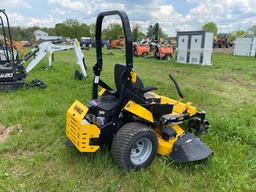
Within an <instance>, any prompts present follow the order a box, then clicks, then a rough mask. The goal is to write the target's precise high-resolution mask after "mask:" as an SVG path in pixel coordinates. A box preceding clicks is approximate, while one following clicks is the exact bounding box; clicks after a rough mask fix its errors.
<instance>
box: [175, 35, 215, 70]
mask: <svg viewBox="0 0 256 192" xmlns="http://www.w3.org/2000/svg"><path fill="white" fill-rule="evenodd" d="M212 43H213V33H212V32H208V31H181V32H177V48H176V61H177V62H178V63H186V64H199V65H211V60H212Z"/></svg>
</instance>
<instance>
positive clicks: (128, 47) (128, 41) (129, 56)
mask: <svg viewBox="0 0 256 192" xmlns="http://www.w3.org/2000/svg"><path fill="white" fill-rule="evenodd" d="M111 15H118V16H119V17H120V18H121V21H122V26H123V31H124V36H125V51H126V68H127V72H128V73H127V74H126V75H127V80H128V79H130V72H131V71H133V52H132V32H131V27H130V23H129V18H128V16H127V14H126V13H125V12H123V11H118V10H114V11H107V12H102V13H100V14H99V15H98V17H97V20H96V31H95V40H96V55H97V63H96V64H95V65H94V67H93V71H94V75H95V76H94V79H93V91H92V98H93V99H96V98H97V97H98V85H99V82H100V81H101V80H100V79H99V77H100V73H101V70H102V65H103V60H102V46H101V32H102V22H103V19H104V17H105V16H111Z"/></svg>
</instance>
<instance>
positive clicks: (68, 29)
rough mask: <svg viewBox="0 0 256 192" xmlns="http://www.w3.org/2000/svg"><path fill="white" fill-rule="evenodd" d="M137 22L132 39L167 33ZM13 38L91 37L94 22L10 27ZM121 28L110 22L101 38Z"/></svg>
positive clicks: (213, 26)
mask: <svg viewBox="0 0 256 192" xmlns="http://www.w3.org/2000/svg"><path fill="white" fill-rule="evenodd" d="M140 28H141V27H140V25H139V24H134V25H132V35H133V40H134V41H138V40H140V39H142V38H144V37H145V36H147V37H150V38H152V39H159V38H164V39H165V38H167V37H168V36H167V34H166V33H164V32H163V30H162V28H161V26H160V24H159V23H155V24H154V25H149V27H148V28H147V32H146V33H145V34H144V33H143V32H142V31H141V30H140ZM202 29H204V30H208V31H212V32H213V33H214V34H215V36H216V35H217V33H218V27H217V25H216V24H215V23H214V22H209V23H206V24H204V25H203V26H202ZM11 30H12V34H13V35H12V36H13V39H14V40H16V41H21V40H33V38H34V37H33V32H34V31H35V30H42V31H45V32H47V33H48V34H49V35H58V36H63V37H70V38H77V39H80V38H81V37H91V38H94V36H95V24H89V25H88V24H86V23H81V22H79V21H78V20H76V19H67V20H66V21H64V22H62V23H57V24H56V25H55V26H54V27H49V28H47V27H36V26H35V27H19V26H17V27H11ZM248 32H250V33H251V34H254V35H255V36H256V25H254V26H252V27H251V28H250V29H249V30H248V31H243V30H239V31H234V32H231V33H229V34H228V37H229V39H230V40H231V41H232V40H234V39H235V37H236V36H243V35H246V34H248ZM0 34H1V32H0ZM123 36H124V34H123V29H122V26H121V25H120V24H118V23H111V24H109V25H108V26H107V27H106V28H105V29H103V31H102V38H103V39H118V38H120V37H123Z"/></svg>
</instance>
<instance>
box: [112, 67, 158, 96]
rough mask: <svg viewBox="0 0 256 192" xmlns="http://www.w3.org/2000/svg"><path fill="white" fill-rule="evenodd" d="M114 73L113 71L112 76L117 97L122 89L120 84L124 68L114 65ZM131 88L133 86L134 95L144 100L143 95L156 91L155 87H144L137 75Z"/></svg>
mask: <svg viewBox="0 0 256 192" xmlns="http://www.w3.org/2000/svg"><path fill="white" fill-rule="evenodd" d="M114 71H115V72H114V75H115V84H116V90H117V95H119V94H120V91H121V88H122V84H123V78H124V75H125V72H126V66H125V65H122V64H116V65H115V69H114ZM132 86H133V90H132V91H134V92H135V93H136V95H138V96H140V97H142V98H144V94H145V93H147V92H149V91H152V90H156V89H157V88H156V87H153V86H150V87H144V84H143V82H142V80H141V79H140V77H139V76H138V75H137V77H136V83H133V84H132Z"/></svg>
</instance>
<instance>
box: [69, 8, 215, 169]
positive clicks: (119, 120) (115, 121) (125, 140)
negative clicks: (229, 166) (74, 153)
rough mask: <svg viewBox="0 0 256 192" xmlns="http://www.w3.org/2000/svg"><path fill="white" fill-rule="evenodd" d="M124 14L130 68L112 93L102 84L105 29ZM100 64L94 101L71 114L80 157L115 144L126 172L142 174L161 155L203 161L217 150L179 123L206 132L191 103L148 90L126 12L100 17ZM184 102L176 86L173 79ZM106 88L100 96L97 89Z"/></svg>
mask: <svg viewBox="0 0 256 192" xmlns="http://www.w3.org/2000/svg"><path fill="white" fill-rule="evenodd" d="M109 15H119V16H120V18H121V20H122V24H123V29H124V34H125V39H126V44H125V48H126V65H122V64H116V65H115V68H114V79H115V85H116V88H115V89H112V88H111V87H109V86H108V85H107V84H106V83H104V82H103V81H102V80H101V79H100V74H101V71H102V67H103V60H102V48H101V30H102V21H103V18H104V17H105V16H109ZM95 37H96V38H95V39H96V54H97V62H96V64H95V65H94V67H93V71H94V75H95V76H94V80H93V88H92V99H91V100H89V101H88V103H87V106H85V105H83V104H82V103H80V102H79V101H77V100H76V101H75V102H74V103H73V104H72V106H71V107H70V108H69V109H68V111H67V117H66V118H67V119H66V135H67V137H68V139H69V140H68V142H67V144H71V145H74V146H75V147H76V148H77V149H78V150H79V151H80V152H96V151H97V150H99V148H100V146H102V144H111V153H112V157H113V160H114V161H115V162H116V163H117V164H118V165H120V166H121V167H122V168H124V169H126V170H129V169H140V168H143V167H147V166H148V165H150V164H151V162H152V160H153V159H154V157H155V155H156V153H158V154H161V155H165V156H168V157H169V158H170V159H171V160H173V161H174V162H178V163H182V162H189V161H197V160H202V159H205V158H207V157H209V156H210V155H211V154H212V151H211V150H210V149H209V148H208V146H206V145H205V144H204V143H203V142H202V141H201V140H200V139H199V138H197V137H195V136H194V135H193V134H191V133H188V132H186V131H184V130H183V129H182V128H181V127H180V124H181V123H183V122H184V121H186V120H187V121H188V130H190V131H192V132H195V133H202V132H204V131H205V129H206V126H207V125H208V122H207V121H206V119H205V113H204V112H199V111H198V110H197V109H196V108H195V107H193V106H192V105H191V103H190V102H187V103H181V102H180V100H174V99H170V98H168V97H165V96H160V95H157V94H155V93H153V92H151V91H153V90H156V87H152V86H151V87H144V85H143V82H142V80H141V79H140V78H139V76H138V75H136V73H135V71H134V68H133V55H132V35H131V29H130V24H129V20H128V17H127V15H126V13H125V12H120V11H110V12H103V13H100V14H99V15H98V17H97V22H96V35H95ZM170 78H171V80H172V81H173V82H174V84H175V86H176V88H177V90H178V93H179V95H180V97H181V98H183V96H182V93H181V92H180V89H179V86H178V84H177V82H176V81H175V80H174V79H173V77H172V76H171V75H170ZM99 86H101V87H102V89H101V90H100V91H99V92H98V87H99Z"/></svg>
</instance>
